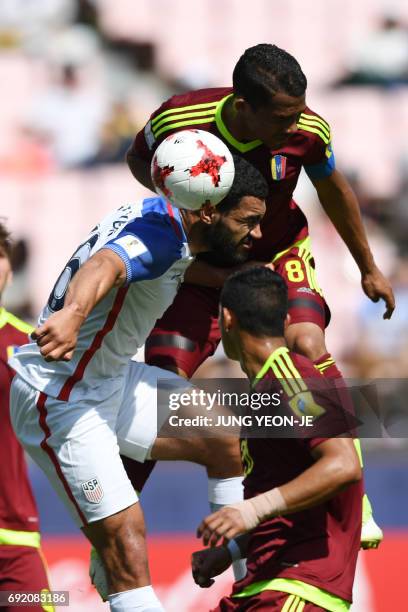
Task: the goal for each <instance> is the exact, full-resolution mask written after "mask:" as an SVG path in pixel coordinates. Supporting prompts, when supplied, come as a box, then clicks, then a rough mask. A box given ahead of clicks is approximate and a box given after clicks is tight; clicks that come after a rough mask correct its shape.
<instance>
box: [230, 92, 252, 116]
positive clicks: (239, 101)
mask: <svg viewBox="0 0 408 612" xmlns="http://www.w3.org/2000/svg"><path fill="white" fill-rule="evenodd" d="M232 108H233V109H234V112H235V114H246V113H247V112H248V110H250V108H251V107H250V106H249V104H248V102H247V101H246V100H245V98H243V97H242V96H236V97H235V98H234V101H233V106H232Z"/></svg>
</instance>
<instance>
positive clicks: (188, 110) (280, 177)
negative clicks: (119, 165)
mask: <svg viewBox="0 0 408 612" xmlns="http://www.w3.org/2000/svg"><path fill="white" fill-rule="evenodd" d="M231 95H232V89H231V88H227V87H224V88H216V89H201V90H199V91H191V92H188V93H185V94H182V95H178V96H173V97H172V98H170V99H169V100H167V101H166V102H164V104H162V106H161V107H160V108H159V109H158V110H156V111H155V112H154V113H153V114H152V115H151V117H150V120H149V121H148V122H147V124H146V126H145V127H144V129H143V130H141V131H140V132H139V133H138V134H137V136H136V139H135V141H134V143H133V146H132V148H131V151H130V153H132V152H133V153H135V154H137V155H138V156H140V157H142V158H143V159H145V160H146V161H150V160H151V158H152V156H153V152H154V150H155V149H156V147H157V146H158V144H160V142H161V141H162V140H163V139H164V138H166V137H167V136H169V135H170V134H173V133H174V132H177V131H179V130H185V129H192V128H196V129H200V130H207V131H209V132H212V133H213V134H215V135H216V136H218V137H219V138H221V140H223V141H224V142H225V143H226V145H227V146H228V147H229V149H230V150H231V151H232V152H233V153H235V154H237V155H242V157H245V158H246V159H247V160H248V161H249V162H251V163H252V164H253V165H254V166H256V167H257V168H258V170H259V171H260V172H261V173H262V174H263V176H264V177H265V179H266V180H267V182H268V186H269V196H268V198H267V212H266V215H265V217H264V219H263V221H262V231H263V238H261V239H260V240H257V241H256V242H255V244H254V247H253V256H254V257H256V258H258V259H264V260H268V259H270V258H271V256H272V255H274V254H276V253H278V252H280V251H282V250H283V249H286V248H288V247H289V246H290V245H292V244H293V243H294V242H295V241H296V240H299V239H300V238H303V237H305V236H306V235H307V221H306V217H305V216H304V214H303V212H302V211H301V210H300V208H299V207H298V206H297V205H296V203H295V202H294V200H293V198H292V195H293V192H294V189H295V187H296V184H297V181H298V178H299V174H300V171H301V169H302V166H303V167H304V168H305V170H306V172H307V173H308V175H309V176H310V178H316V179H319V178H323V177H325V176H329V175H330V174H331V173H332V172H333V169H334V165H335V164H334V155H333V152H332V149H331V138H330V128H329V125H328V124H327V122H326V121H325V120H324V119H322V118H321V117H320V116H319V115H317V114H316V113H315V112H314V111H312V110H311V109H309V108H306V109H305V111H304V112H303V113H302V114H301V115H300V117H299V119H298V130H297V131H296V132H295V133H293V134H292V135H291V136H290V137H289V139H288V141H287V143H286V144H285V145H284V146H283V147H281V148H280V149H276V150H270V149H269V148H268V147H266V146H265V145H264V144H263V143H262V142H261V141H260V140H255V141H252V142H246V143H243V142H239V141H237V140H236V139H235V138H234V137H233V136H232V134H230V132H229V131H228V129H227V127H226V125H225V124H224V121H223V119H222V110H223V106H224V104H225V102H226V101H227V99H228V98H229V97H230V96H231Z"/></svg>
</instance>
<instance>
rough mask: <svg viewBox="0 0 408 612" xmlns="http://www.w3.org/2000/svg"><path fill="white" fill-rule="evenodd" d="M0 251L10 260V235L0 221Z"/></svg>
mask: <svg viewBox="0 0 408 612" xmlns="http://www.w3.org/2000/svg"><path fill="white" fill-rule="evenodd" d="M0 249H2V250H3V251H4V252H5V254H6V255H7V257H8V258H9V259H10V258H11V250H12V241H11V234H10V232H9V231H8V229H7V228H6V226H5V224H4V223H3V222H2V220H1V219H0Z"/></svg>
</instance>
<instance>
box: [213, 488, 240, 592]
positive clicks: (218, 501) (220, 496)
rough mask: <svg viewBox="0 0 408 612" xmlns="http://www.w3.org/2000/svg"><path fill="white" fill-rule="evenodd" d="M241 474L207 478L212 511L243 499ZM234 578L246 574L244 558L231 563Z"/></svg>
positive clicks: (236, 578)
mask: <svg viewBox="0 0 408 612" xmlns="http://www.w3.org/2000/svg"><path fill="white" fill-rule="evenodd" d="M242 481H243V477H242V476H234V477H233V478H209V479H208V501H209V503H210V508H211V511H212V512H216V511H217V510H220V509H221V508H222V507H223V506H227V505H229V504H235V503H237V502H238V501H242V500H243V499H244V490H243V488H242ZM232 569H233V572H234V578H235V580H237V581H238V580H242V578H244V577H245V576H246V573H247V566H246V559H239V560H238V561H234V562H233V564H232Z"/></svg>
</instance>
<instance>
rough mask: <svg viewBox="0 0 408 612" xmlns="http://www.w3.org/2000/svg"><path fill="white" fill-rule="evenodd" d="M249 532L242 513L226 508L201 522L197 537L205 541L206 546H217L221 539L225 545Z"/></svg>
mask: <svg viewBox="0 0 408 612" xmlns="http://www.w3.org/2000/svg"><path fill="white" fill-rule="evenodd" d="M247 531H248V529H247V527H246V525H245V522H244V520H243V518H242V515H241V512H240V511H239V510H237V509H236V508H230V507H229V506H225V508H221V510H218V511H217V512H214V513H213V514H210V515H209V516H207V517H206V518H205V519H204V520H203V521H201V523H200V525H199V526H198V529H197V537H198V538H202V539H203V544H204V546H208V545H209V546H216V544H217V542H219V540H220V539H221V538H222V539H223V543H224V544H225V543H227V542H228V541H229V540H231V539H232V538H235V537H236V536H238V535H240V534H241V533H246V532H247Z"/></svg>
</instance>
